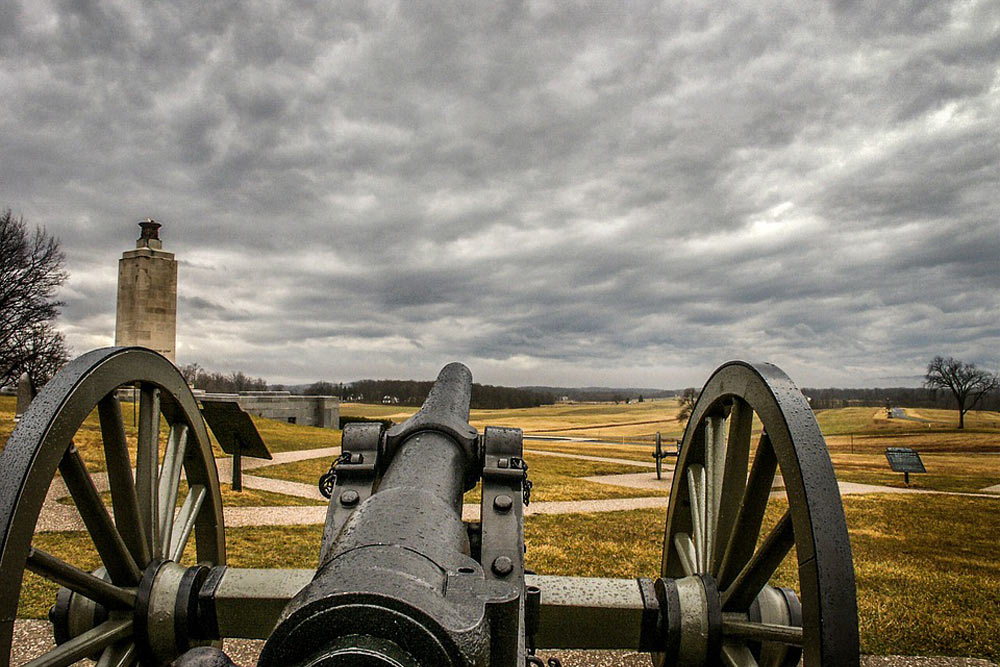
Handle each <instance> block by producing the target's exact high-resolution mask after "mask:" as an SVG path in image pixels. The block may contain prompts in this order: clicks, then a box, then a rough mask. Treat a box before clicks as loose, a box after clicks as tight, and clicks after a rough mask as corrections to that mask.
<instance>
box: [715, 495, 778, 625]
mask: <svg viewBox="0 0 1000 667" xmlns="http://www.w3.org/2000/svg"><path fill="white" fill-rule="evenodd" d="M794 545H795V533H794V532H793V531H792V515H791V514H790V513H789V512H788V511H786V512H785V513H784V514H783V515H782V517H781V519H780V520H779V521H778V525H776V526H775V527H774V528H773V529H772V530H771V532H770V533H769V534H768V536H767V538H766V539H765V540H764V543H763V544H762V545H761V547H760V549H759V550H758V551H757V553H755V554H754V555H753V558H751V559H750V562H749V563H747V565H746V567H744V568H743V570H742V571H741V572H740V574H739V576H737V577H736V580H735V581H734V582H733V584H732V586H730V587H729V588H727V589H726V590H725V592H723V594H722V608H723V609H725V610H727V611H728V610H740V611H742V610H745V609H749V607H750V603H752V602H753V600H754V598H755V597H757V594H758V593H760V591H761V589H762V588H764V586H765V585H766V584H767V582H768V581H769V580H770V579H771V576H772V575H773V574H774V572H775V570H777V569H778V566H779V565H781V561H783V560H784V559H785V556H787V555H788V552H789V551H791V549H792V547H793V546H794Z"/></svg>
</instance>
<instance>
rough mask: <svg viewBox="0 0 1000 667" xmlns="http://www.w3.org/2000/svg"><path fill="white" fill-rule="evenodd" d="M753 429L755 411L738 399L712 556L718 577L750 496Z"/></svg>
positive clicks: (731, 421)
mask: <svg viewBox="0 0 1000 667" xmlns="http://www.w3.org/2000/svg"><path fill="white" fill-rule="evenodd" d="M752 427H753V410H752V409H751V407H750V405H749V404H748V403H747V402H746V401H744V400H743V399H741V398H734V400H733V407H732V409H731V411H730V413H729V436H728V438H726V458H725V464H724V465H725V468H724V472H723V476H722V484H721V493H720V494H719V507H718V522H717V524H716V531H715V534H716V539H715V549H714V551H713V555H712V559H713V560H712V569H711V572H712V574H714V575H716V576H718V574H719V572H720V571H721V570H722V561H723V558H724V557H725V555H726V548H727V547H728V545H729V539H730V537H732V534H733V527H734V525H735V524H736V520H737V516H738V515H739V512H740V501H741V499H742V498H743V495H744V493H746V485H747V468H748V467H749V462H750V436H751V429H752Z"/></svg>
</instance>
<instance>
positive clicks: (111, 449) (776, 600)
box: [0, 348, 858, 667]
mask: <svg viewBox="0 0 1000 667" xmlns="http://www.w3.org/2000/svg"><path fill="white" fill-rule="evenodd" d="M471 386H472V376H471V373H470V372H469V370H468V369H467V368H466V367H465V366H462V365H461V364H449V365H448V366H446V367H445V368H444V369H443V370H442V371H441V373H440V375H439V377H438V380H437V382H436V383H435V385H434V387H433V389H432V390H431V393H430V395H429V396H428V398H427V401H426V402H425V403H424V406H423V407H422V408H421V410H420V411H419V412H418V413H417V414H415V415H414V416H413V417H411V418H410V419H409V420H407V421H406V422H404V423H403V424H398V425H395V426H393V427H392V428H391V429H389V430H387V431H385V430H383V429H382V427H381V425H380V424H353V425H349V426H348V427H346V428H345V429H344V433H343V446H342V453H341V455H340V456H339V457H338V458H337V460H336V462H335V465H334V466H332V467H331V472H330V473H329V474H328V475H326V476H324V479H323V480H322V482H321V488H323V489H324V492H325V494H329V497H330V502H329V505H328V509H327V515H326V523H325V526H324V531H323V537H322V541H321V544H320V545H318V547H319V559H318V566H317V568H316V569H315V570H269V569H245V568H233V567H229V566H227V565H226V562H225V533H224V530H223V515H222V503H221V494H220V488H219V482H218V475H217V472H216V468H215V465H214V461H213V455H212V450H211V445H210V442H209V439H208V436H207V431H206V430H205V426H204V423H203V422H202V419H201V416H200V414H199V412H198V409H197V404H196V402H195V399H194V397H193V396H192V395H191V392H190V390H189V389H188V388H187V386H186V385H185V384H184V382H183V379H182V378H181V376H180V374H179V373H178V372H177V370H176V368H175V367H173V365H172V364H170V362H168V361H167V360H166V359H164V358H163V357H161V356H159V355H157V354H156V353H154V352H152V351H149V350H145V349H142V348H108V349H105V350H97V351H94V352H91V353H88V354H86V355H84V356H83V357H80V358H79V359H77V360H75V361H73V362H71V363H70V364H69V365H67V367H66V368H65V369H64V370H63V371H61V372H60V373H59V374H58V375H57V376H56V378H55V379H53V380H52V381H51V382H50V383H49V384H48V385H46V387H45V388H44V389H43V391H42V392H41V393H40V394H39V396H38V397H37V398H36V399H35V400H34V401H33V402H32V404H31V406H30V407H29V408H28V410H27V411H26V413H25V415H24V417H23V418H22V419H21V421H20V423H19V424H18V426H17V428H16V429H15V431H14V434H13V435H12V436H11V438H10V440H9V441H8V443H7V446H6V448H5V450H4V451H3V453H2V454H0V476H2V485H0V577H2V579H3V581H4V582H5V583H6V587H5V588H3V589H0V667H4V666H6V665H7V664H10V657H9V656H10V653H11V645H12V642H13V636H14V634H13V627H14V619H15V616H16V614H17V609H18V604H19V601H20V598H21V596H20V589H21V582H22V579H23V575H24V571H25V570H26V569H27V570H30V571H32V572H34V573H36V574H38V575H41V576H42V577H43V578H44V579H47V580H49V581H51V582H55V584H57V585H58V587H59V590H58V592H57V593H56V594H54V595H53V599H52V603H53V608H52V611H51V612H50V619H51V621H52V623H53V626H54V630H55V636H56V639H57V642H58V644H57V646H56V648H54V649H52V650H50V651H48V652H47V653H45V654H44V655H43V656H41V657H39V658H37V659H35V660H34V661H32V662H30V663H29V665H31V667H60V666H65V665H70V664H73V663H74V662H76V661H77V660H79V659H81V658H86V657H91V658H92V659H94V660H96V661H97V663H98V665H99V666H100V667H124V666H128V665H135V664H142V665H156V666H159V665H167V664H171V663H175V664H177V665H179V666H183V667H214V666H217V665H227V664H231V663H230V662H229V660H228V658H226V656H225V654H223V653H222V652H221V651H220V650H219V640H220V639H222V638H225V637H246V638H259V639H266V640H267V641H266V643H265V646H264V649H263V652H262V653H261V657H260V661H259V663H258V664H259V665H262V666H266V667H277V666H279V665H301V666H303V667H305V666H307V665H308V666H310V667H320V666H322V667H334V666H339V665H358V666H387V667H428V666H431V665H433V666H435V667H436V666H439V665H443V666H455V667H473V666H482V667H501V666H502V667H522V666H523V665H526V664H534V665H538V664H542V663H541V662H540V661H538V660H537V659H536V658H534V657H533V655H532V654H533V652H534V648H535V647H539V648H598V649H604V648H624V649H631V650H638V651H644V652H647V653H649V654H650V656H651V658H652V661H653V664H654V665H709V664H725V665H734V666H745V667H750V666H753V665H769V666H774V667H777V666H781V665H793V664H797V663H798V662H799V660H800V659H804V661H805V664H807V665H819V664H826V665H838V666H839V665H856V664H857V663H858V634H857V606H856V598H855V587H854V573H853V564H852V560H851V553H850V544H849V542H848V540H847V532H846V525H845V522H844V515H843V508H842V505H841V502H840V497H839V491H838V488H837V485H836V480H835V478H834V476H833V469H832V465H831V464H830V460H829V456H828V454H827V451H826V446H825V443H824V441H823V438H822V435H821V434H820V432H819V429H818V427H817V426H816V422H815V419H814V417H813V415H812V412H811V410H810V409H809V408H808V405H807V404H806V402H805V400H804V399H803V398H802V396H801V394H800V393H799V392H798V390H797V389H796V388H795V386H794V385H793V384H792V382H791V381H790V380H789V379H788V378H787V377H786V376H785V375H784V374H783V373H782V372H781V371H780V370H779V369H777V368H776V367H774V366H771V365H769V364H758V365H752V364H747V363H743V362H731V363H729V364H726V365H724V366H722V367H720V368H719V369H718V370H717V371H716V372H715V373H714V374H713V375H712V377H711V378H710V379H709V381H708V382H707V383H706V385H705V388H704V389H703V391H702V394H701V396H700V398H699V400H698V403H697V404H696V405H695V408H694V410H693V413H692V416H691V419H690V421H689V423H688V427H687V429H686V431H685V434H684V439H683V442H682V444H681V447H680V452H679V454H678V459H677V464H676V467H675V469H674V477H673V485H672V488H671V493H670V502H669V506H668V510H667V518H666V524H665V531H664V536H663V555H662V564H661V569H660V572H659V573H658V576H654V577H650V578H635V579H600V578H581V577H554V576H545V575H544V574H540V575H535V574H533V573H526V572H525V569H524V544H525V542H524V532H523V504H524V503H525V502H526V501H527V492H528V491H529V490H530V482H528V479H527V466H526V464H525V463H524V458H523V451H522V435H521V431H520V430H519V429H514V428H496V427H487V428H486V429H485V430H484V431H483V432H482V433H479V432H477V430H476V429H474V428H473V427H472V426H470V425H469V423H468V420H469V402H470V396H471ZM120 387H133V388H134V392H135V395H136V398H137V402H136V404H135V410H136V423H137V427H138V441H137V443H136V444H135V445H131V444H130V443H129V441H128V439H127V438H126V435H125V428H124V423H123V413H122V408H121V405H120V403H119V401H118V399H117V392H118V390H119V388H120ZM91 412H95V415H96V421H97V422H98V424H99V428H98V429H97V432H98V434H99V438H98V440H99V442H100V445H101V448H102V451H97V452H96V454H97V455H95V446H94V445H93V443H90V445H89V449H87V451H85V452H84V454H81V452H80V451H79V450H78V449H77V447H76V446H74V444H73V443H74V437H79V436H76V434H77V432H78V431H79V430H80V429H81V428H83V429H89V430H90V431H91V432H93V430H94V427H93V426H87V425H86V424H85V420H87V419H88V415H90V414H91ZM91 423H93V422H91ZM161 423H166V425H167V428H168V432H167V433H166V434H165V437H160V434H159V432H160V428H161ZM88 437H91V436H90V435H89V434H88ZM133 447H134V452H135V457H136V465H135V470H134V472H133V470H132V465H131V461H130V450H132V449H133ZM477 484H480V485H481V503H480V508H479V510H480V511H479V520H478V521H463V516H462V514H463V496H464V494H465V492H466V491H468V490H470V489H472V488H473V487H475V486H476V485H477ZM50 486H52V488H53V489H54V490H55V491H56V492H57V493H58V490H59V489H60V488H61V487H62V486H65V489H66V493H68V494H69V495H70V496H71V497H72V499H73V502H74V504H75V506H76V508H77V511H78V512H79V518H80V519H82V523H83V525H84V526H85V528H86V530H87V532H88V533H89V536H90V539H91V541H92V542H93V544H94V547H95V550H96V552H97V554H98V556H99V558H100V563H101V566H100V567H99V568H98V569H96V570H94V569H93V564H92V563H88V564H87V565H84V564H82V563H80V564H78V563H72V562H66V561H64V560H62V559H60V558H58V557H56V556H55V555H52V554H49V553H46V551H45V550H44V549H43V548H41V546H42V545H40V544H36V543H34V542H35V537H34V536H35V535H36V533H37V531H38V530H44V529H50V526H51V525H52V522H53V519H52V518H45V519H43V521H42V522H39V517H40V515H43V514H44V513H43V510H42V508H43V504H45V505H46V507H50V505H51V500H52V498H51V495H52V494H49V495H50V498H49V500H46V495H47V493H49V487H50ZM103 488H107V489H108V490H109V491H110V499H111V502H110V503H108V502H107V500H106V497H102V495H101V491H100V490H103ZM99 489H100V490H99ZM178 498H181V500H178ZM109 505H110V507H109ZM178 505H179V507H177V506H178ZM175 508H176V509H175ZM46 511H49V510H46ZM56 523H58V522H56Z"/></svg>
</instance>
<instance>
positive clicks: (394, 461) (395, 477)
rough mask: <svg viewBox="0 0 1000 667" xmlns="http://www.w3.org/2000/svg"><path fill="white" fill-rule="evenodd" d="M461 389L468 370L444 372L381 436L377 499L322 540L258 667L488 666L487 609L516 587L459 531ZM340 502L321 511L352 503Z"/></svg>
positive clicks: (509, 598) (466, 459)
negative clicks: (498, 577)
mask: <svg viewBox="0 0 1000 667" xmlns="http://www.w3.org/2000/svg"><path fill="white" fill-rule="evenodd" d="M471 386H472V376H471V373H470V372H469V370H468V369H467V368H466V367H465V366H463V365H461V364H457V363H456V364H449V365H448V366H446V367H445V368H444V369H443V370H442V371H441V373H440V375H439V376H438V380H437V382H436V383H435V384H434V386H433V388H432V390H431V392H430V395H429V396H428V397H427V400H426V401H425V403H424V405H423V407H422V408H421V410H420V411H419V412H418V413H417V414H416V415H414V416H413V417H412V418H410V419H409V420H407V421H406V422H404V423H403V424H400V425H398V426H396V427H394V428H393V429H390V431H388V432H387V433H385V434H384V437H383V438H382V439H381V442H380V448H379V449H380V451H379V456H378V458H379V462H378V466H377V468H378V469H379V471H380V475H379V477H378V478H377V479H376V481H375V483H374V487H375V491H374V492H372V493H371V495H370V496H369V497H368V498H367V499H365V500H364V501H362V502H359V503H358V505H357V507H356V509H354V510H353V511H352V512H351V513H350V514H349V516H348V517H347V518H346V520H344V521H343V525H342V526H339V530H338V531H337V533H336V535H333V536H332V537H331V538H330V540H329V544H328V545H326V546H325V548H324V550H323V555H322V557H321V561H320V564H319V568H318V570H317V572H316V575H315V577H314V578H313V580H312V582H311V583H310V584H309V585H307V586H306V587H305V588H304V589H303V590H302V591H301V592H300V593H299V594H298V595H296V596H295V597H294V598H293V599H292V601H291V602H290V603H289V604H288V606H287V607H286V608H285V610H284V612H283V613H282V616H281V619H280V621H279V623H278V625H277V627H276V629H275V631H274V633H273V634H272V635H271V637H270V639H269V640H268V642H267V644H266V646H265V648H264V650H263V653H262V655H261V659H260V663H259V664H260V665H262V666H263V667H267V666H271V665H274V666H277V665H317V666H318V665H324V666H331V667H332V666H333V665H393V666H399V667H420V666H424V665H428V666H429V665H455V666H456V667H458V666H466V665H488V664H497V663H491V662H490V643H491V642H490V635H491V632H490V630H491V627H490V625H491V619H490V616H491V613H492V612H491V611H490V608H491V607H494V606H501V607H502V606H504V605H506V606H508V607H509V606H510V605H511V603H514V605H515V609H516V606H517V604H516V603H517V602H518V600H519V598H520V596H521V592H522V591H523V580H521V581H513V582H497V581H492V580H490V579H488V578H487V577H486V576H485V574H484V572H483V569H482V566H481V565H480V563H479V562H478V561H477V560H476V559H475V558H473V556H472V553H471V547H470V540H469V534H468V531H467V529H466V526H465V524H463V522H462V495H463V492H464V491H465V490H466V488H467V487H468V486H469V482H470V481H471V483H473V484H474V483H475V480H476V479H478V476H479V474H480V473H481V471H482V463H481V458H480V455H479V447H478V444H477V443H478V439H477V438H476V437H475V435H476V432H475V430H474V429H473V428H472V427H471V426H469V424H468V415H469V401H470V393H471ZM347 446H348V445H346V444H345V450H346V448H347ZM344 457H345V459H347V458H348V457H349V453H348V452H346V451H345V454H344ZM362 458H363V457H362ZM344 493H349V492H343V493H341V494H340V495H338V494H336V493H335V494H334V495H333V497H332V499H331V504H340V505H341V506H342V505H343V504H344V501H345V500H347V501H351V502H357V501H356V500H355V496H351V495H348V497H347V498H342V496H343V495H344ZM336 516H337V513H336V512H331V513H330V514H329V515H328V524H327V528H328V529H330V528H331V526H330V523H331V521H333V522H335V523H336V521H337V519H336V518H335V517H336ZM515 613H516V612H515Z"/></svg>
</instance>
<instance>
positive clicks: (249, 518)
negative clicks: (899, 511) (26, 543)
mask: <svg viewBox="0 0 1000 667" xmlns="http://www.w3.org/2000/svg"><path fill="white" fill-rule="evenodd" d="M338 454H340V448H339V447H325V448H321V449H304V450H297V451H291V452H279V453H276V454H274V458H273V459H272V460H265V459H249V458H248V459H244V461H243V467H244V470H254V469H257V468H263V467H267V466H274V465H281V464H283V463H292V462H296V461H307V460H311V459H316V458H325V459H332V458H333V457H335V456H337V455H338ZM525 454H526V455H531V456H555V457H560V458H571V459H579V460H582V461H597V462H601V463H616V464H622V465H630V466H635V467H636V468H647V469H649V468H655V467H656V464H655V463H653V462H648V461H635V460H632V459H622V458H614V457H606V456H591V455H587V454H570V453H566V452H548V451H542V450H533V449H529V450H525ZM216 465H217V466H218V468H219V478H220V479H221V480H226V479H229V478H231V476H232V459H230V458H220V459H216ZM93 478H94V483H95V485H96V486H97V488H98V490H99V491H105V490H107V488H108V486H107V484H108V482H107V475H105V474H103V473H95V474H94V475H93ZM582 479H583V480H586V481H588V482H596V483H598V484H610V485H613V486H620V487H624V488H631V489H649V490H655V491H660V492H666V491H669V490H670V485H671V482H672V479H673V463H672V462H671V463H668V464H666V465H665V466H664V470H663V479H660V480H658V479H656V474H655V473H654V472H652V471H651V470H650V471H648V472H640V473H624V474H616V475H597V476H592V477H584V478H582ZM782 484H783V483H782V481H781V478H780V476H779V477H778V478H777V479H776V480H775V489H776V491H775V492H774V495H775V496H780V495H783V493H784V492H783V491H782V490H781V488H782ZM243 486H244V487H246V488H248V489H258V490H261V491H270V492H272V493H280V494H284V495H288V496H296V497H298V498H308V499H310V500H316V501H320V502H322V501H325V500H326V499H325V498H324V497H323V496H322V495H321V494H320V492H319V489H318V488H317V486H316V485H314V484H304V483H302V482H293V481H288V480H281V479H272V478H269V477H261V476H258V475H244V476H243ZM839 486H840V492H841V495H854V494H865V493H892V494H899V493H903V494H941V495H956V496H968V497H974V498H995V497H996V496H997V495H998V494H1000V484H998V485H996V486H991V487H987V488H986V489H983V490H982V491H981V492H980V493H961V492H955V491H931V490H927V489H912V488H902V487H895V486H878V485H873V484H859V483H856V482H839ZM67 494H68V492H67V491H66V487H65V485H64V484H63V483H62V481H61V480H60V479H56V480H53V482H52V486H51V488H50V489H49V492H48V494H47V496H46V499H45V504H44V505H43V507H42V513H41V516H40V517H39V521H38V524H37V527H36V530H38V531H43V530H45V531H74V530H84V525H83V522H82V521H81V519H80V515H79V514H78V513H77V511H76V508H74V507H72V506H70V505H63V504H62V503H59V502H57V499H58V498H62V497H65V496H66V495H67ZM667 501H668V499H667V497H666V496H665V495H663V496H654V497H648V498H609V499H600V500H565V501H536V502H533V503H531V504H530V505H529V506H528V507H526V508H525V511H524V514H525V516H531V515H533V514H574V513H579V512H618V511H622V510H633V509H648V508H664V507H666V506H667ZM223 513H224V519H225V525H226V526H227V527H230V528H240V527H247V526H301V525H322V524H323V523H325V522H326V506H325V505H313V506H292V507H276V506H272V507H225V508H224V509H223ZM462 518H463V519H465V520H467V521H469V520H476V519H478V518H479V505H476V504H467V505H465V506H464V507H463V508H462Z"/></svg>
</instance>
